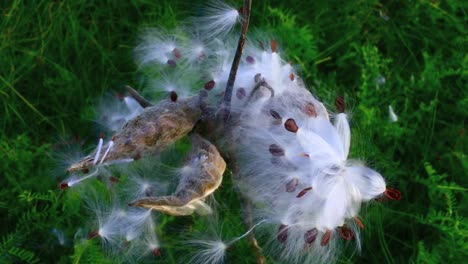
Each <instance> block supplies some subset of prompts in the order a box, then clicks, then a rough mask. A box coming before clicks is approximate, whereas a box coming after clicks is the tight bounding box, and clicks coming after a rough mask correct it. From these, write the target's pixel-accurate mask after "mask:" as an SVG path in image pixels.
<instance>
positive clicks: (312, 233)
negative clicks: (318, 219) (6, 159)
mask: <svg viewBox="0 0 468 264" xmlns="http://www.w3.org/2000/svg"><path fill="white" fill-rule="evenodd" d="M317 235H318V230H317V228H312V229H310V230H308V231H307V232H306V233H305V234H304V241H305V242H306V243H307V244H312V243H314V241H315V239H317Z"/></svg>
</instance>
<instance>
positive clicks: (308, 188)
mask: <svg viewBox="0 0 468 264" xmlns="http://www.w3.org/2000/svg"><path fill="white" fill-rule="evenodd" d="M310 190H312V187H307V188H305V189H304V190H302V191H301V192H299V194H297V196H296V198H301V197H302V196H304V195H305V194H306V193H307V192H308V191H310Z"/></svg>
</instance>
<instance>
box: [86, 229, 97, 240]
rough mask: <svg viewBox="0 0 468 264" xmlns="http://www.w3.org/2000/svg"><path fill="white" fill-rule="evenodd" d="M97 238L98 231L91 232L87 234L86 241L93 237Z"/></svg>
mask: <svg viewBox="0 0 468 264" xmlns="http://www.w3.org/2000/svg"><path fill="white" fill-rule="evenodd" d="M98 236H99V231H92V232H89V234H88V240H91V239H93V238H95V237H98Z"/></svg>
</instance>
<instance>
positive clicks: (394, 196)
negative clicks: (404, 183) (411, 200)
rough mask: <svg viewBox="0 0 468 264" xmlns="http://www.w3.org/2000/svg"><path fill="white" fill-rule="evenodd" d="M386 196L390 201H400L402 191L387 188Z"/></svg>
mask: <svg viewBox="0 0 468 264" xmlns="http://www.w3.org/2000/svg"><path fill="white" fill-rule="evenodd" d="M384 194H385V196H387V198H388V199H390V200H400V199H401V193H400V191H399V190H397V189H394V188H387V189H386V190H385V192H384Z"/></svg>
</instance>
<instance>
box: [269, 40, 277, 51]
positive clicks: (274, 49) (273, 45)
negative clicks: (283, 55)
mask: <svg viewBox="0 0 468 264" xmlns="http://www.w3.org/2000/svg"><path fill="white" fill-rule="evenodd" d="M270 44H271V52H276V48H277V46H276V44H277V43H276V40H274V39H272V40H271V43H270Z"/></svg>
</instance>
